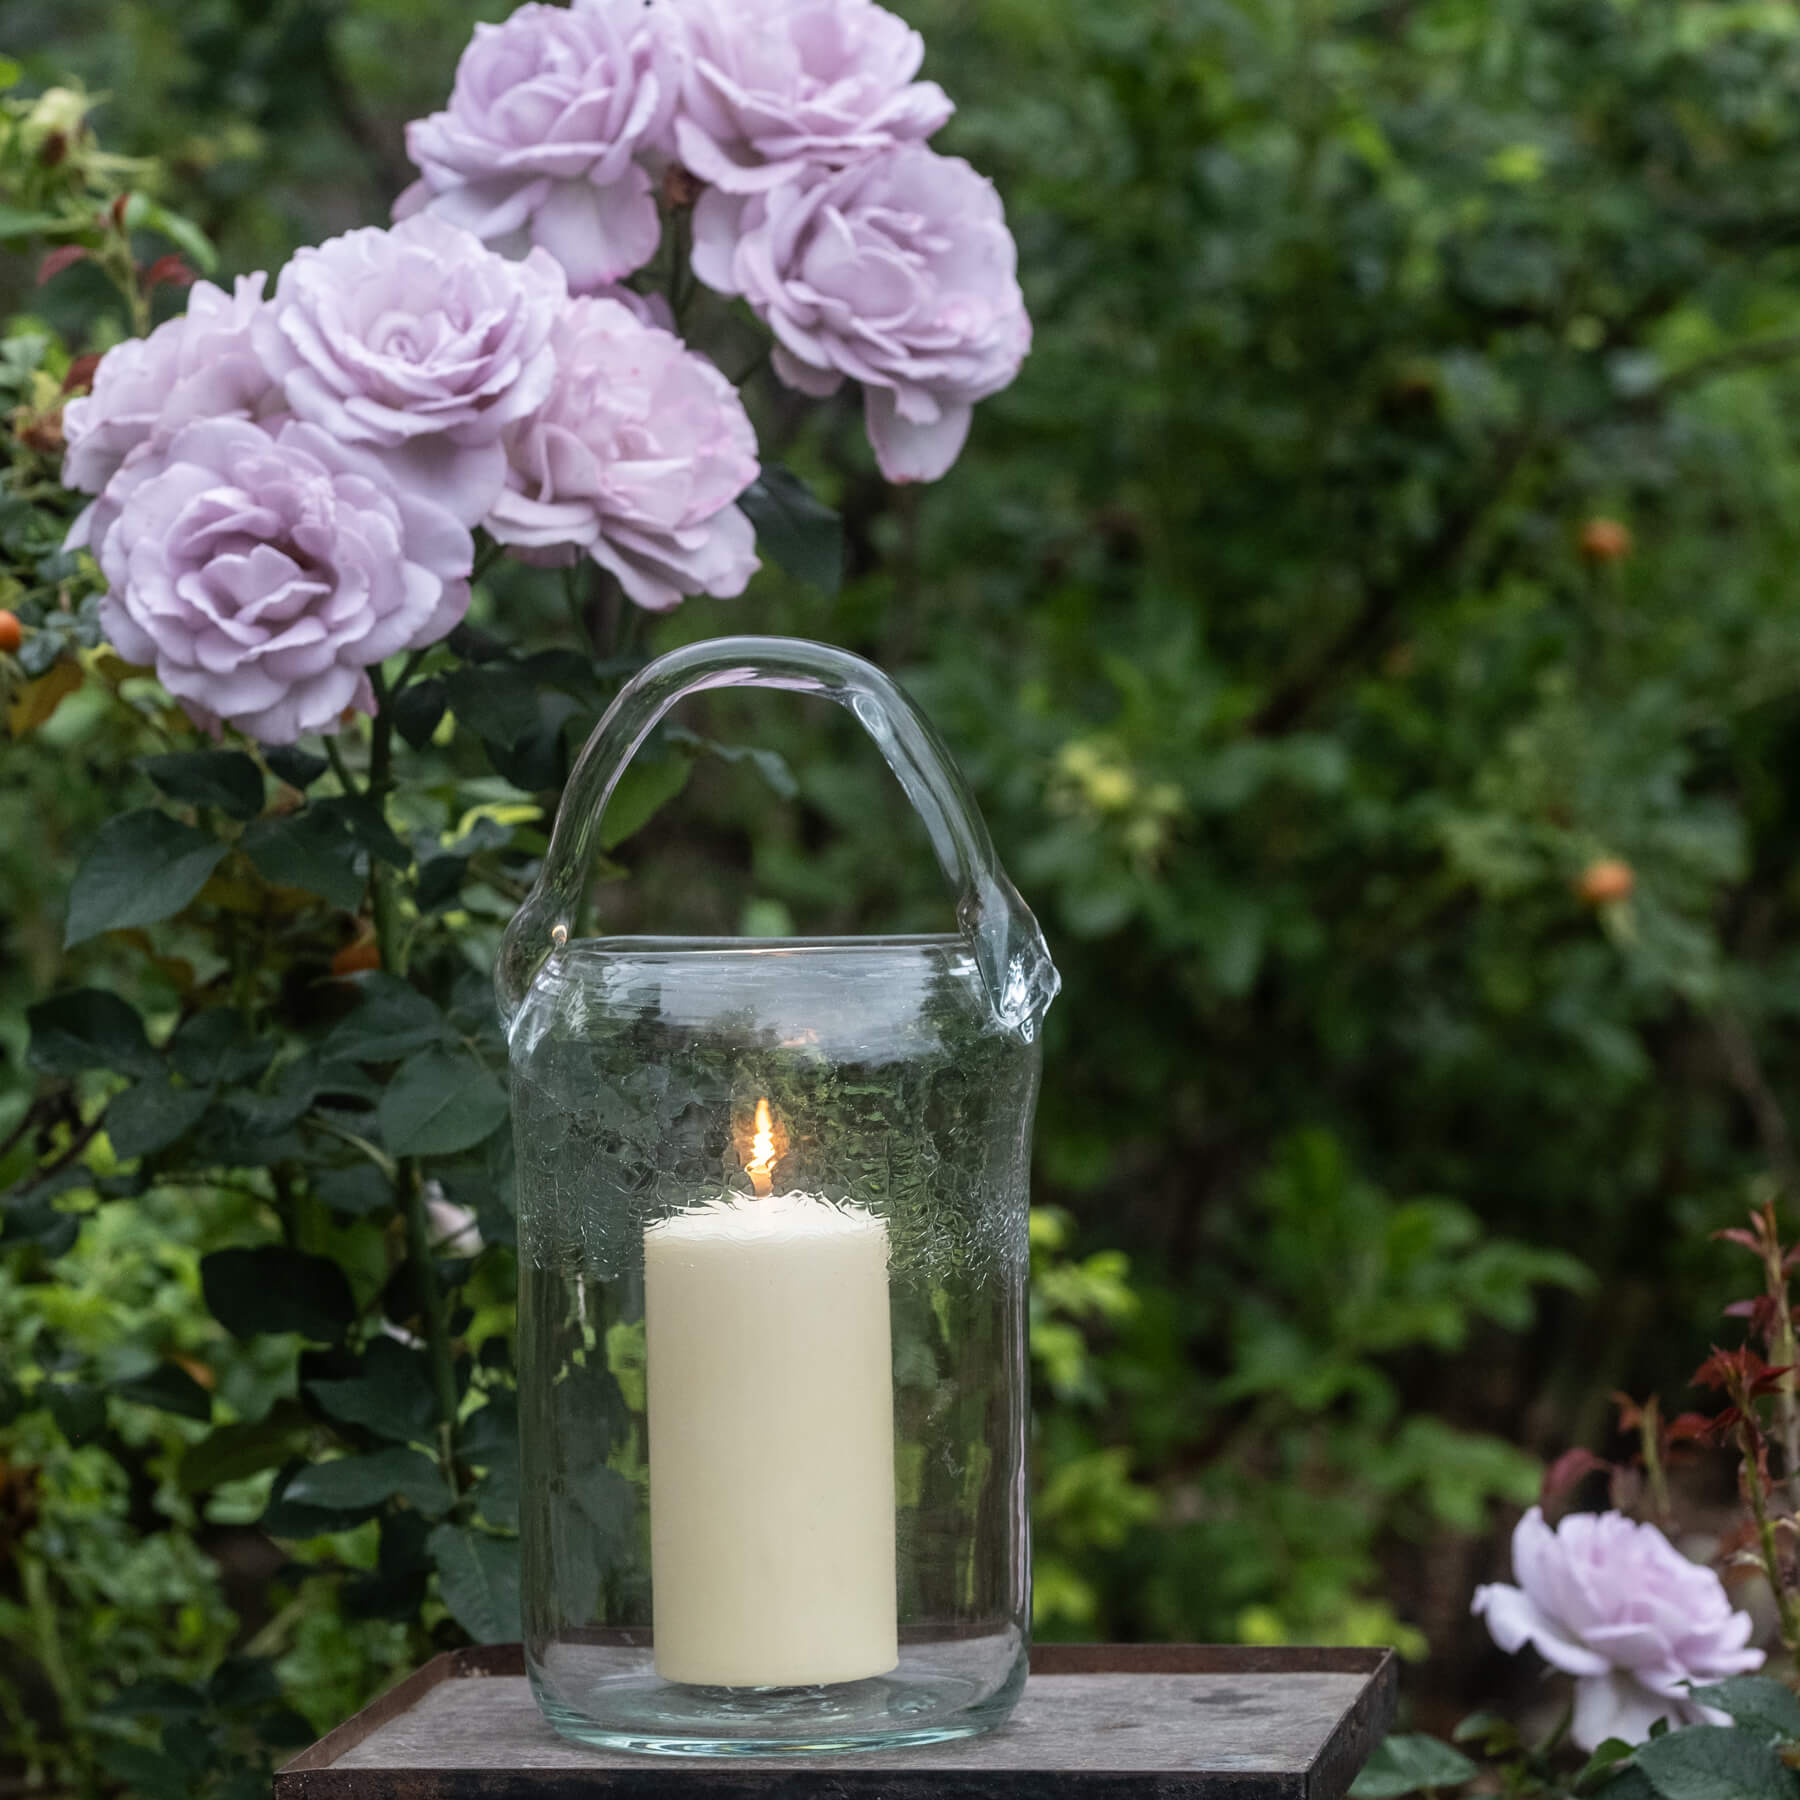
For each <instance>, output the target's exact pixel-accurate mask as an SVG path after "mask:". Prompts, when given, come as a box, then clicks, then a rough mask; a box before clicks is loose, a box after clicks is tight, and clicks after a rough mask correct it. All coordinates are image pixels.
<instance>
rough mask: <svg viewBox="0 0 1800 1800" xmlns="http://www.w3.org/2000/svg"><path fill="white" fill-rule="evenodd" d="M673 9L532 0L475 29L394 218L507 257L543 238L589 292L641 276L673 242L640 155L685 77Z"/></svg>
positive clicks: (659, 135) (409, 134)
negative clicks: (442, 223) (474, 240)
mask: <svg viewBox="0 0 1800 1800" xmlns="http://www.w3.org/2000/svg"><path fill="white" fill-rule="evenodd" d="M674 43H675V30H674V25H673V21H672V19H671V17H670V14H669V12H668V9H667V8H666V7H662V6H646V5H645V4H644V3H643V0H580V3H579V4H578V5H576V6H575V7H574V8H573V10H571V9H569V8H566V7H562V6H542V5H535V4H533V5H527V6H521V7H520V8H519V9H518V11H516V12H515V13H513V15H512V16H511V17H510V18H509V19H507V20H506V21H505V22H504V23H503V24H499V25H477V26H476V27H475V35H474V37H473V39H472V40H471V41H470V43H469V47H468V48H467V49H466V50H465V51H464V52H463V55H462V61H461V62H460V63H458V64H457V68H456V86H455V88H454V89H453V90H452V92H451V95H450V104H449V106H448V107H447V108H446V109H445V110H444V111H443V112H438V113H433V114H432V115H431V116H430V117H429V118H426V119H415V120H414V121H413V123H412V124H411V125H409V126H408V127H407V130H406V145H407V149H408V151H409V152H410V154H411V156H412V159H413V161H414V162H416V163H417V164H418V165H419V168H420V169H421V170H422V171H423V174H422V178H421V179H420V180H419V181H418V182H417V183H416V184H415V185H414V186H412V187H410V188H408V189H407V191H406V192H405V193H404V194H403V195H402V196H401V197H400V202H399V204H398V205H397V206H396V208H395V214H396V216H397V217H400V218H406V217H410V216H412V215H414V214H416V213H420V212H430V213H433V214H435V215H437V216H438V217H439V218H443V219H447V220H449V221H450V222H451V223H452V224H455V225H460V226H462V227H464V228H465V229H466V230H468V231H472V232H473V233H474V234H475V235H476V236H477V237H479V238H482V239H484V240H485V241H486V242H488V243H491V244H493V245H494V246H495V248H497V249H500V250H503V251H506V252H507V253H509V254H518V255H523V254H524V253H525V251H526V250H527V249H528V248H529V247H530V246H531V245H533V244H536V245H538V246H539V247H540V248H542V249H544V250H547V251H548V252H549V253H550V254H551V255H552V256H554V257H555V258H556V260H557V261H558V262H559V263H561V264H562V266H563V269H564V270H565V272H566V273H567V275H568V279H569V285H570V287H571V288H572V289H573V290H574V291H575V292H577V293H588V292H591V291H592V290H594V289H596V288H599V287H602V286H604V285H605V284H606V283H608V282H612V281H617V280H619V279H620V278H621V277H622V276H625V275H629V274H630V273H631V272H632V270H634V269H639V268H642V267H643V265H644V264H645V263H647V262H648V261H649V260H650V258H651V257H652V256H654V255H655V254H656V246H657V243H658V241H659V239H660V237H661V235H662V227H661V223H660V221H659V219H658V217H657V211H656V199H655V196H654V195H653V193H652V192H651V186H650V177H649V175H648V173H647V172H646V171H645V169H644V168H643V166H642V162H641V158H642V157H643V156H645V155H646V154H649V153H652V152H654V151H655V150H656V149H657V148H659V147H660V145H661V144H662V142H663V140H664V139H665V137H666V136H667V132H668V125H669V116H670V113H671V112H672V111H673V108H674V104H675V90H676V86H677V84H678V82H679V69H678V67H677V62H676V56H675V50H674Z"/></svg>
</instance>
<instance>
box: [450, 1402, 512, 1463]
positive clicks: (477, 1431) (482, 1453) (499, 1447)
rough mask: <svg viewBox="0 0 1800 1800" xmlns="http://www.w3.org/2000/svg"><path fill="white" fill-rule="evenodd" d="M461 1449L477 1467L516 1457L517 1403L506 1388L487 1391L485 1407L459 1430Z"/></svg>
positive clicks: (471, 1416) (473, 1414)
mask: <svg viewBox="0 0 1800 1800" xmlns="http://www.w3.org/2000/svg"><path fill="white" fill-rule="evenodd" d="M461 1435H462V1450H463V1454H464V1455H465V1456H467V1457H468V1459H469V1461H470V1462H472V1463H474V1464H475V1466H476V1467H477V1468H487V1467H488V1466H490V1465H491V1464H493V1463H494V1462H496V1461H499V1460H501V1459H503V1458H505V1457H508V1456H510V1457H511V1458H512V1459H513V1460H514V1461H515V1462H516V1461H517V1460H518V1457H519V1402H518V1396H517V1395H516V1394H513V1393H510V1392H508V1391H506V1390H505V1389H501V1390H499V1391H498V1392H495V1391H492V1390H490V1391H489V1394H488V1400H487V1405H485V1406H483V1407H479V1408H477V1409H476V1410H475V1411H474V1412H472V1413H470V1415H469V1417H468V1421H467V1423H466V1424H465V1425H464V1426H463V1428H462V1434H461Z"/></svg>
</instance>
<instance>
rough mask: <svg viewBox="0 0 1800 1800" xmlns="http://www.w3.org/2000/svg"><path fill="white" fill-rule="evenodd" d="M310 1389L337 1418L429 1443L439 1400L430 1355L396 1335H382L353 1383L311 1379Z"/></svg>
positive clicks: (406, 1439)
mask: <svg viewBox="0 0 1800 1800" xmlns="http://www.w3.org/2000/svg"><path fill="white" fill-rule="evenodd" d="M306 1391H307V1392H308V1393H309V1394H310V1395H312V1397H313V1398H314V1399H315V1400H316V1401H317V1402H318V1403H319V1405H320V1406H321V1407H323V1408H324V1410H325V1411H326V1412H327V1413H328V1414H329V1415H330V1416H331V1417H332V1418H334V1419H341V1420H343V1421H344V1423H345V1424H347V1425H360V1426H361V1427H362V1428H363V1429H364V1430H365V1431H372V1432H374V1433H375V1435H376V1436H377V1437H384V1438H391V1439H393V1440H394V1442H395V1443H400V1444H413V1443H429V1442H430V1440H431V1437H432V1434H433V1432H434V1431H435V1430H436V1428H437V1400H436V1398H435V1396H434V1394H433V1392H432V1386H431V1378H430V1376H429V1375H428V1374H427V1373H426V1371H425V1361H424V1358H423V1357H422V1356H421V1355H420V1354H419V1352H418V1351H416V1350H408V1349H407V1348H406V1347H405V1345H403V1344H397V1343H395V1342H394V1340H393V1339H392V1338H385V1337H382V1338H377V1339H376V1340H375V1341H374V1342H373V1343H372V1344H371V1345H370V1346H369V1348H368V1352H367V1354H366V1355H365V1356H364V1357H363V1364H362V1373H361V1374H360V1375H358V1376H357V1377H355V1378H354V1379H352V1380H349V1381H309V1382H308V1383H307V1384H306Z"/></svg>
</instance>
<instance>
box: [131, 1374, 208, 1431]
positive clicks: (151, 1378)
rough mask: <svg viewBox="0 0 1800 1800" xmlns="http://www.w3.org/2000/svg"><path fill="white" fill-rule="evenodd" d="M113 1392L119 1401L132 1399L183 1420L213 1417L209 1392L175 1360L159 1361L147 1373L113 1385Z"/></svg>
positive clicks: (204, 1421)
mask: <svg viewBox="0 0 1800 1800" xmlns="http://www.w3.org/2000/svg"><path fill="white" fill-rule="evenodd" d="M113 1392H114V1393H115V1394H117V1395H118V1396H119V1398H120V1399H121V1400H135V1401H137V1403H138V1404H139V1405H140V1406H154V1407H158V1408H160V1409H161V1410H162V1411H163V1412H169V1413H177V1414H179V1415H180V1416H181V1417H182V1418H184V1419H199V1420H201V1421H202V1422H203V1423H208V1422H210V1421H211V1419H212V1395H211V1394H209V1393H208V1392H207V1391H206V1389H205V1388H203V1387H202V1386H201V1385H200V1384H199V1382H197V1381H196V1380H195V1379H194V1378H193V1376H191V1375H190V1374H189V1373H188V1372H187V1370H186V1369H184V1368H182V1367H181V1366H180V1365H179V1364H178V1363H169V1362H166V1363H158V1364H157V1366H156V1367H155V1368H154V1369H152V1370H151V1371H150V1372H149V1373H148V1374H146V1375H138V1376H134V1377H133V1378H132V1379H131V1380H130V1381H119V1382H115V1383H114V1384H113Z"/></svg>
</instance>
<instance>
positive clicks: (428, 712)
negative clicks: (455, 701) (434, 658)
mask: <svg viewBox="0 0 1800 1800" xmlns="http://www.w3.org/2000/svg"><path fill="white" fill-rule="evenodd" d="M449 704H450V695H449V690H448V689H447V688H446V687H445V685H444V683H443V682H442V681H441V680H439V679H437V678H435V677H434V678H433V679H431V680H429V681H415V682H413V683H412V685H411V686H410V687H403V688H402V689H401V690H400V692H399V693H397V694H396V695H395V696H394V698H393V700H392V701H391V702H390V709H391V711H392V712H393V715H394V729H395V730H396V731H398V732H399V733H400V735H401V736H402V737H403V738H405V739H406V741H407V742H408V743H409V744H410V745H412V747H413V748H414V749H415V750H423V749H424V748H425V746H426V745H427V744H429V743H430V742H431V734H432V733H433V732H434V731H436V730H437V728H438V725H439V724H440V723H441V722H442V720H443V717H444V711H445V709H446V707H448V705H449Z"/></svg>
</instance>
